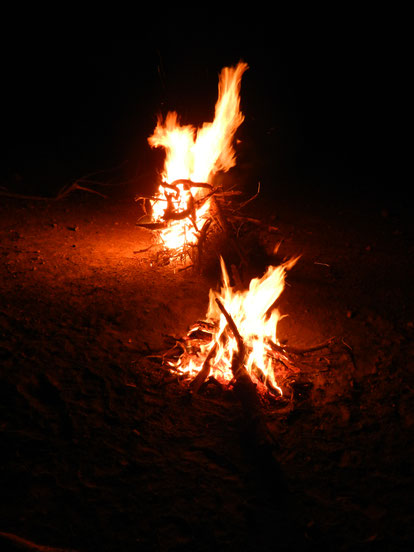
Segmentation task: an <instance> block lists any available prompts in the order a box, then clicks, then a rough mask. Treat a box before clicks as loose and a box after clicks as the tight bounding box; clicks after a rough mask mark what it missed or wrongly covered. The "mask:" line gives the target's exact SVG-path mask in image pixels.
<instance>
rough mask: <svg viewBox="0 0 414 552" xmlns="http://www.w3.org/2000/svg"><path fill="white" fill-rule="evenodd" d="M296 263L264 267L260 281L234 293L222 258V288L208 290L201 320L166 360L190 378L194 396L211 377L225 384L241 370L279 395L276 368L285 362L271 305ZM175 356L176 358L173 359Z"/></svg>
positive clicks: (274, 311) (276, 314) (275, 314)
mask: <svg viewBox="0 0 414 552" xmlns="http://www.w3.org/2000/svg"><path fill="white" fill-rule="evenodd" d="M296 261H297V259H292V260H290V261H288V262H286V263H284V264H282V265H280V266H276V267H274V266H269V267H268V269H267V270H266V272H265V274H264V275H263V276H262V277H261V278H254V279H252V280H251V281H250V285H249V288H248V289H247V290H238V289H235V287H234V286H231V285H230V278H229V274H228V272H227V269H226V266H225V263H224V260H223V259H221V270H222V280H223V281H222V287H221V289H220V290H219V291H214V290H210V298H209V307H208V311H207V316H206V320H205V321H203V322H200V323H198V324H195V325H194V326H193V327H192V328H191V330H190V331H189V333H188V335H187V337H186V339H185V340H184V341H183V343H181V344H180V345H179V346H178V348H175V349H174V350H173V351H171V353H170V358H168V359H167V363H168V364H169V365H170V366H171V367H172V368H173V369H175V370H176V371H177V372H178V373H180V374H183V375H186V376H188V377H190V378H194V379H193V383H192V385H193V390H194V391H198V389H199V388H200V386H201V385H202V383H203V382H204V381H205V380H206V378H207V377H209V375H210V374H211V376H212V377H214V378H215V379H216V380H217V381H219V382H222V383H228V382H231V381H232V380H233V379H234V378H235V377H237V372H238V371H239V370H240V369H242V368H243V369H246V370H247V373H248V374H249V375H250V376H251V377H252V378H253V379H254V380H255V381H256V382H257V383H260V384H261V385H263V386H266V387H267V388H268V389H269V390H270V391H272V392H273V393H277V394H282V389H281V388H280V387H279V385H278V383H277V378H276V373H277V367H278V365H279V366H284V363H285V362H288V359H287V357H286V355H285V354H284V351H283V348H282V347H281V346H280V344H279V342H278V340H277V335H276V331H277V323H278V321H279V320H280V318H281V316H280V313H279V311H278V309H277V308H274V304H275V302H276V301H277V299H278V298H279V296H280V294H281V293H282V291H283V288H284V282H285V276H286V271H287V270H289V269H290V268H291V267H293V266H294V264H295V263H296ZM174 354H175V355H177V354H178V358H177V359H174Z"/></svg>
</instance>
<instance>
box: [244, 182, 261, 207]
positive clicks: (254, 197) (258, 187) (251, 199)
mask: <svg viewBox="0 0 414 552" xmlns="http://www.w3.org/2000/svg"><path fill="white" fill-rule="evenodd" d="M259 194H260V182H258V184H257V192H256V193H255V194H254V196H252V197H251V198H250V199H248V200H247V201H245V202H244V203H242V204H241V205H240V206H239V209H243V207H246V205H248V204H249V203H250V202H251V201H253V200H255V199H256V197H257V196H258V195H259Z"/></svg>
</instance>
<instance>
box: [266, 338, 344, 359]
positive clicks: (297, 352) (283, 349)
mask: <svg viewBox="0 0 414 552" xmlns="http://www.w3.org/2000/svg"><path fill="white" fill-rule="evenodd" d="M334 339H335V337H331V338H330V339H328V341H325V342H324V343H320V344H319V345H315V346H314V347H309V348H307V349H299V348H297V347H285V346H283V345H278V344H277V343H275V342H274V341H272V340H271V339H269V338H268V339H267V343H268V344H269V345H270V347H271V348H272V349H273V350H274V351H277V352H278V353H281V354H284V353H291V354H293V355H304V354H306V353H312V352H314V351H319V350H320V349H325V348H326V347H329V345H330V344H331V343H332V341H333V340H334Z"/></svg>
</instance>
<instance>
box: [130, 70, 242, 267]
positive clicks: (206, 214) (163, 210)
mask: <svg viewBox="0 0 414 552" xmlns="http://www.w3.org/2000/svg"><path fill="white" fill-rule="evenodd" d="M247 68H248V66H247V64H246V63H242V62H240V63H239V64H238V65H237V66H236V67H225V68H224V69H223V70H222V71H221V73H220V77H219V86H218V100H217V103H216V107H215V117H214V120H213V122H211V123H204V125H203V126H202V127H201V128H198V129H196V128H194V127H193V126H191V125H184V126H183V125H181V124H180V122H179V120H178V115H177V113H175V112H170V113H168V114H167V116H166V118H165V121H163V120H162V119H161V118H160V119H159V120H158V124H157V126H156V128H155V130H154V134H153V135H152V136H151V137H150V138H149V139H148V141H149V144H150V145H151V146H152V147H163V148H164V149H165V152H166V159H165V166H164V171H163V173H162V175H161V179H162V182H161V184H160V185H159V187H158V191H157V192H156V193H155V194H154V195H153V196H150V197H143V196H138V197H137V198H136V200H137V201H139V202H140V204H141V207H142V210H143V216H142V217H141V219H140V220H139V221H138V223H137V224H138V225H139V226H143V227H146V228H149V229H151V230H154V231H156V232H157V233H158V236H159V244H160V245H161V246H162V247H163V248H164V250H165V253H166V254H165V257H166V258H167V262H171V261H172V260H174V259H180V260H182V261H187V262H188V260H190V261H191V262H192V263H193V264H197V260H198V261H199V260H200V257H201V254H202V248H203V244H204V242H205V240H206V236H207V233H208V232H209V231H210V230H211V227H212V226H214V225H217V226H218V227H219V228H221V230H224V232H225V233H226V234H229V222H228V219H227V218H226V216H225V214H224V213H223V206H224V205H225V203H226V201H227V200H228V197H229V196H232V195H236V194H237V193H239V192H236V191H232V190H230V191H225V190H223V189H222V188H221V187H215V186H213V184H212V180H213V177H214V175H215V174H216V173H218V172H219V171H221V172H226V171H228V170H229V169H230V168H231V167H233V166H234V165H235V164H236V161H235V150H234V147H233V141H234V135H235V133H236V130H237V129H238V127H239V126H240V124H241V123H242V122H243V120H244V116H243V114H242V113H241V111H240V84H241V78H242V75H243V73H244V72H245V71H246V70H247Z"/></svg>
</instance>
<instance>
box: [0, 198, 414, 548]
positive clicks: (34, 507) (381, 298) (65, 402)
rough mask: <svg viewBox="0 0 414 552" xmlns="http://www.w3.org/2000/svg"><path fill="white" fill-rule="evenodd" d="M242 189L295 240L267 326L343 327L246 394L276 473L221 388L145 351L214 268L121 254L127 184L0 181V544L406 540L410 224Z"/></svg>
mask: <svg viewBox="0 0 414 552" xmlns="http://www.w3.org/2000/svg"><path fill="white" fill-rule="evenodd" d="M115 195H116V194H115ZM272 195H274V197H271V196H272ZM250 207H251V212H252V213H253V214H254V215H255V216H259V217H261V218H262V219H263V220H271V221H272V224H274V225H275V226H277V227H278V229H279V230H278V232H277V233H276V234H275V235H274V236H272V239H273V238H274V239H275V241H280V242H281V246H280V250H279V254H280V256H281V257H285V256H286V257H289V256H296V255H298V254H300V255H301V259H300V261H299V262H298V263H297V265H296V266H295V267H294V268H293V269H292V270H291V271H290V273H289V275H288V285H287V287H286V289H285V291H284V292H283V295H282V298H281V300H280V310H281V312H282V313H283V314H287V315H288V316H287V317H286V318H284V319H283V320H282V321H281V323H280V333H279V337H280V339H281V340H282V341H283V342H287V343H288V344H289V345H292V346H298V347H299V346H300V347H306V346H311V345H314V344H316V343H320V342H322V341H324V340H326V339H328V338H330V337H332V336H336V337H337V339H338V340H340V342H341V343H342V344H343V345H344V347H343V349H341V351H336V352H334V354H332V355H331V356H330V357H329V358H328V357H327V355H325V354H324V353H320V356H319V355H316V356H314V357H313V359H312V362H311V363H310V364H309V366H308V368H307V370H306V371H305V372H303V373H299V374H298V375H297V378H296V380H295V381H292V382H291V387H290V389H291V391H292V394H291V395H290V399H289V400H288V401H285V402H283V403H281V404H277V403H264V404H263V412H264V415H265V418H266V420H267V422H268V425H269V427H270V428H271V430H272V433H273V435H274V436H275V438H276V440H277V442H278V450H277V455H276V456H277V458H276V459H277V462H278V465H279V468H280V472H279V473H277V474H276V473H272V471H271V469H269V466H265V465H263V464H262V461H261V458H259V457H257V456H256V455H255V453H254V449H253V448H252V447H251V446H250V444H249V441H248V439H247V438H246V432H245V427H244V419H243V417H242V414H241V409H240V406H239V403H238V402H237V401H236V400H235V398H234V397H233V393H232V391H231V390H225V389H221V390H220V389H219V388H217V387H215V386H213V387H211V388H210V387H207V388H206V389H204V390H203V391H202V392H201V393H200V395H199V396H198V397H197V398H193V399H191V398H190V397H189V394H188V389H187V387H186V386H185V385H184V384H182V383H179V382H172V383H170V384H168V385H167V384H165V378H166V376H168V374H167V373H166V370H165V368H164V367H162V366H161V365H160V364H159V363H157V362H155V361H154V360H151V359H149V358H147V357H148V355H149V354H150V353H152V354H156V353H157V352H159V351H162V350H163V349H166V348H167V347H168V345H169V344H170V343H171V339H172V338H173V337H174V336H175V337H181V336H183V335H184V334H185V332H186V330H187V328H188V327H189V326H190V325H191V324H192V323H193V322H194V321H196V320H197V319H200V318H203V316H204V314H205V310H206V306H207V300H208V290H209V288H210V287H212V286H216V284H217V279H215V278H214V277H213V276H212V275H209V276H206V275H198V274H194V273H192V272H191V271H190V270H187V271H183V272H178V271H175V270H174V268H173V267H171V266H163V267H159V266H155V265H154V263H152V262H151V259H152V257H151V251H148V252H144V253H136V251H138V250H141V249H145V248H147V247H149V246H150V245H151V243H152V242H153V239H154V238H153V236H152V234H151V233H150V232H149V231H147V230H145V229H141V228H138V227H137V226H136V220H137V215H138V213H137V205H136V203H135V202H134V200H133V195H129V194H124V195H123V197H115V196H114V197H111V198H108V199H104V198H101V197H99V196H96V195H92V194H88V193H85V192H80V191H75V192H73V193H72V194H70V195H69V196H68V197H66V198H65V199H62V200H60V201H28V200H20V199H10V198H1V203H0V232H1V242H0V255H1V278H0V291H1V293H0V336H1V337H0V358H1V367H2V368H1V377H2V381H1V386H0V391H1V403H0V404H1V410H2V415H1V432H2V462H1V489H2V501H1V522H0V531H1V535H0V540H1V542H2V550H5V549H7V548H10V549H13V550H14V549H16V550H17V549H29V548H30V549H35V550H40V549H41V548H36V546H40V545H42V546H48V547H56V548H59V549H66V550H67V549H70V550H77V551H95V550H99V551H122V552H126V551H129V550H143V551H162V552H163V551H173V550H180V551H181V550H183V551H184V550H186V551H191V552H201V551H211V550H223V551H233V550H237V551H241V550H246V551H267V550H316V549H317V550H335V551H339V550H346V551H348V550H350V551H359V550H361V551H368V550H392V551H397V550H398V551H400V550H401V551H402V550H407V551H408V550H412V547H413V542H414V541H413V538H414V532H413V527H414V519H413V512H412V496H413V495H412V492H413V479H412V458H413V456H412V454H413V448H412V445H413V424H414V416H413V409H412V399H413V371H412V368H413V366H412V361H411V360H410V359H411V358H412V356H411V355H410V353H412V333H413V324H414V319H413V313H412V310H411V307H412V304H411V302H412V291H411V288H412V258H413V257H412V255H413V245H412V241H411V237H412V236H411V235H410V227H409V224H408V222H407V220H406V219H405V218H404V217H402V216H400V213H399V212H394V211H393V210H392V208H391V209H384V208H383V207H382V206H381V205H374V206H372V205H371V204H370V203H369V202H367V203H363V202H362V201H361V202H360V203H358V204H356V203H355V202H353V201H351V200H350V201H348V202H341V201H339V202H335V201H332V202H330V201H328V200H327V199H326V198H325V200H322V199H320V198H316V197H315V198H314V199H309V197H305V196H303V197H302V196H301V197H296V198H295V197H294V194H293V193H291V194H289V193H285V195H283V194H282V196H279V197H276V193H275V194H270V198H269V197H267V198H263V199H260V198H259V199H258V201H257V202H256V203H255V204H254V205H253V204H252V205H251V206H250ZM256 269H257V270H259V263H257V265H255V263H254V262H253V264H252V270H253V272H254V270H256ZM347 351H348V353H347ZM19 539H24V541H23V540H19ZM34 543H36V544H34ZM47 549H48V550H49V548H47Z"/></svg>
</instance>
